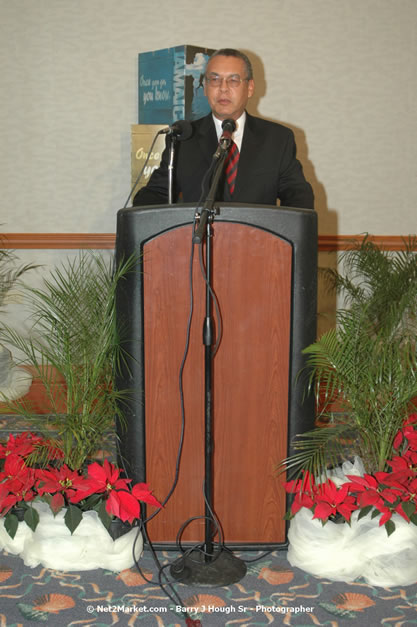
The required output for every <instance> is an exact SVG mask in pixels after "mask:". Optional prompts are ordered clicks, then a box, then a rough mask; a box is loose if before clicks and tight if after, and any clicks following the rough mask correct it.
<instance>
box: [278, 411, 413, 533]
mask: <svg viewBox="0 0 417 627" xmlns="http://www.w3.org/2000/svg"><path fill="white" fill-rule="evenodd" d="M393 453H394V454H393V456H392V457H391V459H390V460H387V466H388V467H389V471H380V472H375V473H373V474H367V473H364V474H363V476H356V475H346V481H344V482H343V483H342V484H341V485H338V484H337V483H335V482H334V481H333V480H332V479H331V478H327V480H326V481H323V482H318V481H316V479H315V477H314V476H313V475H312V474H311V473H310V472H308V471H304V472H303V474H302V477H301V478H300V479H296V480H292V481H287V482H286V483H285V489H286V491H287V493H290V494H293V495H294V497H293V501H292V504H291V507H290V510H289V512H288V513H287V515H286V518H287V519H291V518H292V517H293V516H295V514H296V513H297V512H298V511H299V510H300V509H301V508H302V507H306V508H307V509H310V510H311V511H312V512H313V518H316V519H318V520H321V521H322V523H323V524H325V523H326V522H327V521H328V520H332V519H335V518H336V517H342V519H344V520H345V521H346V522H348V523H350V521H351V516H352V512H354V511H356V510H359V514H358V519H360V518H362V517H363V516H367V515H368V514H370V515H371V517H372V518H376V517H377V516H380V518H379V525H380V526H382V525H385V528H386V531H387V534H388V535H390V534H391V533H393V532H394V531H395V522H394V521H393V519H392V517H393V515H394V514H399V515H400V516H401V517H402V518H404V520H406V521H407V522H409V523H410V522H411V523H413V524H415V525H417V414H411V415H410V416H409V417H408V418H407V419H406V420H405V421H404V424H403V426H402V428H401V429H400V430H399V431H398V433H397V435H396V437H395V439H394V442H393Z"/></svg>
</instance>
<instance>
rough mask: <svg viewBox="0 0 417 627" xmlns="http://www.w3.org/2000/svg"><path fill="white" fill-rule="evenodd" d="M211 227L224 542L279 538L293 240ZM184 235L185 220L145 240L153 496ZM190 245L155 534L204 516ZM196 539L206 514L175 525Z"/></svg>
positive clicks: (199, 304) (200, 300) (198, 311)
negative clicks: (161, 505)
mask: <svg viewBox="0 0 417 627" xmlns="http://www.w3.org/2000/svg"><path fill="white" fill-rule="evenodd" d="M213 230H214V237H213V287H214V290H215V293H216V295H217V298H218V302H219V307H220V312H221V319H222V336H221V342H220V345H219V348H218V351H217V353H216V355H215V357H214V362H213V389H214V395H213V422H214V464H213V465H214V479H213V480H214V484H213V485H214V509H215V512H216V514H217V516H218V518H219V520H220V523H221V525H222V528H223V532H224V537H225V540H226V542H235V543H240V542H243V543H258V542H260V543H267V542H271V543H276V542H283V541H284V540H285V523H284V521H283V516H284V514H285V495H284V493H283V488H282V479H281V478H278V477H277V476H276V473H275V467H276V465H277V463H278V462H279V461H280V460H281V459H282V458H283V457H285V456H286V452H287V431H288V427H287V423H288V386H289V355H290V315H291V292H292V290H291V280H292V246H291V245H290V244H289V243H288V242H287V241H285V240H284V239H282V238H280V237H277V236H276V235H274V234H272V233H269V232H268V231H266V230H263V229H259V228H257V227H254V226H248V225H244V224H236V223H228V222H215V223H214V226H213ZM191 235H192V231H191V226H181V227H178V228H175V229H172V230H170V231H167V232H166V233H164V234H162V235H159V236H158V237H155V238H153V239H151V240H150V241H148V242H146V243H145V245H144V247H143V290H144V294H143V301H144V303H145V306H144V350H145V353H144V365H145V395H144V397H145V426H146V464H147V481H148V482H149V483H150V485H151V487H152V489H153V490H154V492H155V494H156V496H157V497H158V498H159V499H160V500H161V499H164V498H165V496H166V495H167V493H168V491H169V489H170V487H171V484H172V482H173V480H174V474H175V467H176V455H177V451H178V446H179V442H180V437H181V408H180V395H179V371H180V365H181V360H182V357H183V353H184V349H185V343H186V329H187V320H188V316H189V311H190V285H189V284H190V281H189V266H190V253H191V248H192V244H191ZM198 253H199V247H198V246H195V255H194V263H193V301H194V311H193V318H192V324H191V337H190V345H189V351H188V356H187V360H186V363H185V367H184V399H185V425H184V446H183V452H182V456H181V460H180V466H179V479H178V484H177V487H176V489H175V491H174V494H173V496H172V497H171V499H170V500H169V502H168V503H167V505H166V507H165V508H164V511H163V512H161V513H160V514H159V515H158V516H157V517H155V519H154V520H152V521H151V522H150V523H149V533H150V537H151V539H152V541H153V542H158V541H160V542H174V541H175V538H176V535H177V532H178V530H179V528H180V527H181V525H182V524H183V523H184V522H185V521H186V520H188V519H189V518H191V517H195V516H202V515H204V497H203V485H204V346H203V340H202V329H203V321H204V317H205V284H204V280H203V277H202V273H201V269H200V264H199V259H198V256H199V255H198ZM216 330H217V331H218V330H219V325H218V324H217V323H216ZM203 539H204V520H203V519H200V520H198V521H195V522H193V523H192V524H191V525H189V526H188V527H187V529H186V531H185V532H184V536H183V540H184V541H201V540H203Z"/></svg>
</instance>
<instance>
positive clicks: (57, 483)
mask: <svg viewBox="0 0 417 627" xmlns="http://www.w3.org/2000/svg"><path fill="white" fill-rule="evenodd" d="M38 480H39V481H38V493H39V495H40V496H43V495H44V494H45V493H47V494H56V493H61V494H62V495H65V496H66V497H67V498H68V499H69V500H70V501H71V502H72V499H73V498H75V497H79V495H80V494H81V498H85V496H86V495H87V492H88V489H89V488H90V484H89V482H88V481H86V479H85V478H84V477H82V476H81V475H80V474H79V473H78V472H77V471H75V470H71V469H70V468H68V466H67V465H66V464H63V465H62V466H61V467H60V468H47V469H44V470H39V471H38ZM79 500H81V499H79ZM58 502H60V499H56V500H55V504H56V505H57V504H58Z"/></svg>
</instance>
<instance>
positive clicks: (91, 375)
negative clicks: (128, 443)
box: [0, 251, 137, 468]
mask: <svg viewBox="0 0 417 627" xmlns="http://www.w3.org/2000/svg"><path fill="white" fill-rule="evenodd" d="M136 263H137V257H135V256H133V257H131V258H129V259H128V260H127V261H126V262H122V263H120V264H119V265H118V267H117V268H114V267H113V262H112V260H111V259H109V260H106V259H104V258H103V257H102V256H101V255H95V254H93V253H91V252H88V251H87V252H82V253H80V255H79V256H78V257H77V258H76V259H75V260H72V261H71V260H69V261H68V262H66V263H64V264H63V265H62V266H61V267H59V268H56V269H55V270H54V271H53V272H52V273H51V277H50V278H49V279H48V280H45V282H44V285H43V287H42V288H34V287H31V286H25V295H26V297H27V301H28V307H29V309H30V311H31V320H32V323H33V326H32V329H31V331H30V333H29V334H28V335H27V336H23V335H22V334H20V333H18V332H17V331H15V330H13V329H12V328H10V327H9V326H5V327H4V328H3V329H1V330H0V338H1V339H2V340H3V341H5V342H6V343H7V344H9V345H10V346H11V347H13V348H15V349H17V351H18V352H19V353H20V354H21V355H23V357H22V359H21V363H22V364H25V365H29V366H31V368H32V370H33V371H34V372H35V376H36V377H37V378H38V379H39V380H40V381H41V383H42V384H43V386H44V388H45V393H46V395H47V397H48V401H49V403H50V405H51V407H52V411H51V414H50V416H48V417H46V418H45V419H44V420H43V423H44V425H43V426H52V427H53V428H54V429H55V430H56V431H57V432H58V436H59V438H60V440H61V442H62V447H63V451H64V454H65V460H64V461H65V463H67V464H68V465H69V466H71V467H73V468H79V467H80V466H82V464H83V462H84V460H85V459H86V458H87V457H88V456H89V455H91V454H92V452H93V451H95V450H96V449H97V447H99V446H100V444H101V441H102V437H103V434H104V433H105V432H106V431H107V430H108V429H109V428H110V427H111V426H112V425H113V422H114V420H115V418H118V419H119V420H120V422H121V423H122V422H123V414H122V404H123V401H124V400H125V399H126V397H127V395H128V391H123V390H117V389H116V388H115V386H114V385H113V381H114V377H115V375H116V374H117V373H118V372H119V371H120V367H121V365H122V364H123V362H124V358H125V355H124V352H123V349H122V342H121V339H122V338H121V331H120V329H119V328H118V326H117V324H116V316H115V298H116V288H117V284H118V282H119V281H121V280H123V278H124V277H125V276H126V274H127V273H128V272H131V271H132V269H133V268H134V266H135V265H136ZM56 375H58V376H59V377H60V378H61V380H62V381H64V382H65V385H64V386H62V385H56ZM9 409H10V410H11V411H14V412H18V413H21V414H23V415H24V416H26V417H27V419H29V420H32V421H35V422H36V424H37V426H38V428H39V427H40V426H41V425H40V424H39V419H38V418H37V417H36V415H34V412H33V408H31V407H30V406H29V405H28V404H27V403H25V402H24V400H23V401H20V402H19V401H17V402H16V401H15V402H13V403H10V404H9Z"/></svg>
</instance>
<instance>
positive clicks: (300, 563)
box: [288, 459, 417, 587]
mask: <svg viewBox="0 0 417 627" xmlns="http://www.w3.org/2000/svg"><path fill="white" fill-rule="evenodd" d="M358 465H360V460H358V459H356V460H355V464H354V465H353V466H352V465H351V464H347V465H346V466H345V465H344V467H343V472H340V470H339V472H337V473H335V474H336V477H335V476H334V475H333V476H331V475H330V478H331V479H332V480H333V481H335V480H336V481H335V482H337V483H338V484H339V485H340V483H343V480H345V481H346V479H345V477H344V476H343V475H346V474H362V468H358ZM358 516H359V512H358V511H356V512H353V514H352V519H351V525H349V524H347V523H339V524H337V523H334V522H331V521H329V522H327V523H326V524H325V525H322V523H321V521H320V520H317V519H314V520H313V513H312V512H311V511H310V510H309V509H306V508H305V507H302V508H301V509H300V510H299V511H298V512H297V514H296V515H295V516H294V518H293V519H292V520H291V523H290V527H289V531H288V540H289V548H288V561H289V563H290V564H291V565H292V566H295V567H298V568H301V569H302V570H304V571H305V572H308V573H311V574H312V575H316V576H318V577H327V578H328V579H331V580H333V581H346V582H350V581H354V580H355V579H357V578H359V577H363V578H364V579H365V581H366V582H367V583H369V584H370V585H373V586H382V587H392V586H407V585H411V584H414V583H416V582H417V526H416V525H414V524H412V523H407V521H405V520H404V519H403V518H402V517H401V516H400V515H399V514H394V515H393V517H392V520H393V522H394V523H395V531H394V533H392V534H391V535H390V536H388V535H387V532H386V529H385V527H384V526H382V527H380V526H379V518H380V517H379V516H377V517H376V518H374V519H371V516H370V514H369V515H368V516H365V517H364V518H361V519H360V520H358Z"/></svg>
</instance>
